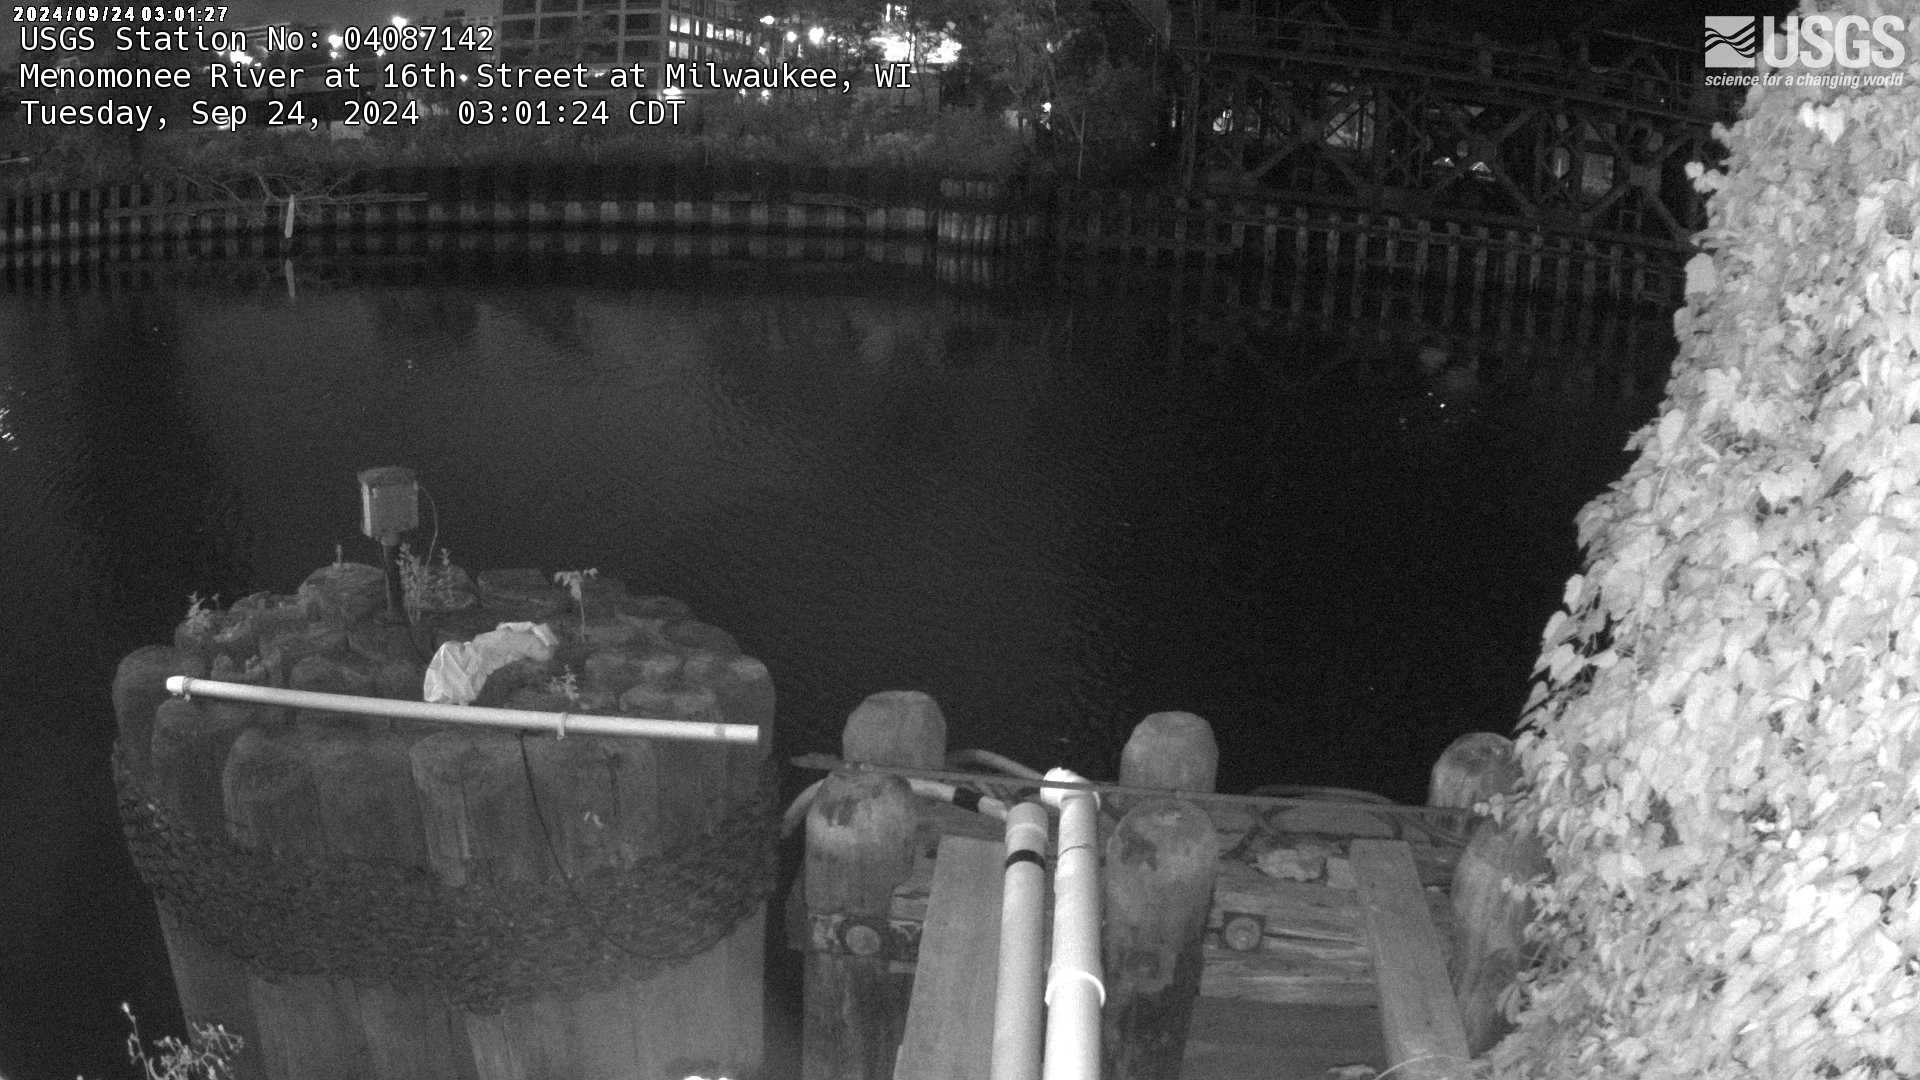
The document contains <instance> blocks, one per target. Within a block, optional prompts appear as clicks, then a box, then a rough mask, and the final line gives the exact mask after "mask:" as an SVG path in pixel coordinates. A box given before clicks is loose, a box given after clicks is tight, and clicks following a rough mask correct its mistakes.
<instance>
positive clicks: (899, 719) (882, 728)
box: [840, 690, 947, 769]
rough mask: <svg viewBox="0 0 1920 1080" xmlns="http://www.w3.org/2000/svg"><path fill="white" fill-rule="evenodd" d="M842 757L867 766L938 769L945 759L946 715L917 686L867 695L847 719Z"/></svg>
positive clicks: (841, 747)
mask: <svg viewBox="0 0 1920 1080" xmlns="http://www.w3.org/2000/svg"><path fill="white" fill-rule="evenodd" d="M840 756H841V758H842V759H843V760H846V761H863V762H866V763H868V764H871V765H898V766H902V767H905V768H915V769H938V768H942V767H943V766H944V765H945V763H946V757H947V719H946V716H945V715H944V714H942V713H941V712H940V705H939V704H938V703H937V702H935V701H934V700H933V698H931V697H929V696H928V695H926V694H924V693H922V692H920V691H918V690H883V691H881V692H879V693H877V694H869V695H868V696H867V699H866V700H865V701H862V702H861V703H860V705H859V707H857V708H855V709H854V710H853V713H852V715H850V716H848V717H847V724H846V727H845V728H843V729H842V730H841V733H840Z"/></svg>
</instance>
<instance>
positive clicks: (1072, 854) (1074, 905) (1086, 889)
mask: <svg viewBox="0 0 1920 1080" xmlns="http://www.w3.org/2000/svg"><path fill="white" fill-rule="evenodd" d="M1046 778H1047V779H1048V780H1073V781H1080V782H1082V783H1084V782H1085V781H1084V780H1082V779H1081V778H1080V777H1078V776H1075V775H1074V774H1073V773H1072V772H1070V771H1068V770H1066V769H1049V770H1047V777H1046ZM1041 797H1042V798H1044V799H1045V800H1046V801H1047V802H1048V803H1049V804H1050V805H1053V806H1057V807H1059V808H1060V852H1059V854H1058V856H1056V859H1055V865H1054V871H1053V964H1052V966H1051V967H1049V968H1048V970H1047V1057H1046V1062H1045V1071H1044V1072H1043V1073H1042V1075H1043V1076H1044V1077H1045V1078H1046V1080H1099V1078H1100V1007H1101V1006H1102V1005H1104V1004H1106V1000H1107V987H1106V984H1105V983H1104V982H1103V981H1102V980H1101V967H1100V852H1099V844H1100V796H1098V795H1096V794H1094V793H1093V792H1091V791H1077V790H1073V789H1070V788H1053V787H1050V788H1045V789H1043V790H1042V795H1041Z"/></svg>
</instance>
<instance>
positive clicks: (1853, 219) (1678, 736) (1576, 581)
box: [1488, 0, 1920, 1080]
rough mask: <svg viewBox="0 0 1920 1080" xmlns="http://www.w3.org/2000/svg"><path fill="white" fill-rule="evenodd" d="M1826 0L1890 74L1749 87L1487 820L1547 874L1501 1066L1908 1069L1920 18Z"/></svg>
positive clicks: (1592, 1071) (1919, 1061)
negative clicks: (1530, 841)
mask: <svg viewBox="0 0 1920 1080" xmlns="http://www.w3.org/2000/svg"><path fill="white" fill-rule="evenodd" d="M1814 12H1820V13H1824V14H1827V15H1831V16H1836V17H1838V16H1842V15H1848V14H1854V15H1862V16H1866V17H1867V18H1869V19H1871V18H1872V17H1874V16H1875V15H1879V14H1885V13H1896V14H1900V15H1903V16H1904V18H1905V26H1906V29H1905V30H1904V32H1900V33H1897V34H1896V35H1895V36H1896V37H1897V38H1898V39H1899V40H1900V41H1901V42H1902V43H1903V44H1904V46H1905V51H1906V63H1905V68H1904V81H1903V84H1902V85H1899V86H1895V87H1862V88H1853V89H1844V88H1841V89H1836V88H1831V87H1821V86H1803V85H1778V86H1761V87H1756V88H1755V89H1754V90H1753V91H1752V92H1751V95H1750V97H1749V99H1748V102H1747V105H1746V107H1745V109H1744V110H1743V112H1742V114H1741V119H1740V121H1739V122H1738V123H1736V124H1735V125H1734V126H1733V127H1732V128H1731V129H1730V130H1725V131H1722V132H1721V133H1720V137H1721V138H1722V139H1723V140H1724V141H1725V142H1726V144H1727V146H1728V148H1729V150H1730V156H1729V158H1728V160H1727V162H1726V166H1725V170H1726V171H1725V172H1724V173H1710V174H1705V175H1699V174H1698V169H1697V167H1696V169H1695V173H1696V176H1695V181H1696V183H1697V184H1699V185H1700V186H1701V187H1702V188H1703V189H1705V190H1708V191H1711V192H1713V193H1714V194H1713V195H1712V199H1711V203H1710V211H1711V214H1710V225H1709V228H1708V230H1707V231H1706V233H1705V234H1704V236H1703V237H1702V238H1701V239H1702V248H1703V251H1704V254H1701V255H1699V256H1696V257H1695V259H1694V261H1693V263H1692V264H1690V265H1689V267H1688V294H1689V296H1688V305H1687V307H1686V308H1685V309H1684V310H1682V311H1681V312H1680V313H1679V314H1678V315H1676V316H1675V320H1674V326H1675V331H1676V333H1677V335H1678V338H1679V356H1678V359H1677V360H1676V362H1675V366H1674V372H1673V377H1672V381H1671V383H1670V384H1669V386H1668V389H1667V398H1666V401H1665V403H1664V405H1663V406H1662V410H1661V413H1660V415H1659V416H1658V417H1657V418H1656V419H1655V421H1654V422H1653V423H1651V424H1649V425H1648V426H1647V427H1646V428H1645V429H1644V430H1642V431H1640V432H1639V433H1637V434H1636V435H1635V436H1634V437H1633V440H1632V441H1631V443H1630V444H1629V449H1633V450H1637V451H1638V452H1639V458H1638V460H1637V461H1636V462H1635V464H1634V465H1633V466H1632V468H1631V469H1630V470H1629V471H1628V473H1627V475H1626V476H1625V477H1624V478H1623V479H1621V480H1620V481H1619V482H1617V483H1616V484H1614V485H1613V487H1612V488H1611V489H1610V490H1609V491H1608V492H1607V493H1606V494H1604V495H1603V496H1601V497H1600V498H1598V499H1596V500H1595V501H1594V502H1593V503H1592V504H1591V505H1589V506H1588V507H1587V508H1586V509H1585V510H1584V511H1583V512H1582V513H1581V515H1580V519H1579V536H1580V541H1581V543H1582V545H1583V546H1584V547H1585V549H1586V551H1587V562H1586V569H1585V572H1584V573H1582V574H1581V575H1579V576H1576V577H1575V578H1573V579H1572V580H1571V581H1569V582H1568V583H1567V587H1566V596H1565V609H1564V610H1563V611H1561V612H1559V613H1558V614H1556V615H1555V616H1554V617H1553V618H1552V620H1551V621H1550V622H1549V623H1548V625H1547V628H1546V632H1545V640H1544V644H1543V650H1542V655H1541V659H1540V663H1539V667H1538V673H1539V681H1538V685H1537V686H1536V689H1535V692H1534V696H1533V699H1532V701H1531V703H1530V705H1529V709H1528V713H1527V715H1526V717H1525V719H1524V722H1523V731H1522V734H1521V738H1520V740H1519V745H1520V752H1521V757H1522V760H1523V763H1524V768H1525V774H1526V783H1525V785H1524V786H1523V789H1522V791H1521V792H1520V794H1519V795H1518V796H1517V797H1516V798H1515V799H1514V800H1513V801H1512V802H1511V803H1509V804H1507V805H1505V806H1504V807H1500V808H1499V810H1500V812H1501V813H1502V814H1503V815H1504V816H1505V817H1506V818H1507V820H1509V821H1512V822H1513V823H1515V824H1516V826H1517V827H1520V828H1523V829H1531V830H1534V831H1536V832H1537V833H1538V835H1539V836H1540V838H1541V839H1542V841H1543V843H1544V845H1545V846H1546V848H1547V850H1548V853H1549V857H1550V859H1551V862H1552V870H1553V878H1552V880H1551V881H1550V882H1549V883H1546V884H1544V885H1540V884H1536V886H1535V887H1534V888H1533V893H1534V900H1535V902H1536V903H1537V905H1538V911H1539V915H1538V917H1537V918H1536V920H1535V924H1534V926H1533V928H1532V934H1533V935H1534V936H1535V938H1536V943H1537V945H1538V947H1539V948H1540V950H1541V960H1540V963H1539V964H1538V966H1536V967H1535V968H1534V970H1533V971H1532V972H1531V973H1530V974H1529V975H1527V976H1526V977H1524V978H1523V980H1522V983H1521V985H1520V986H1519V988H1518V993H1517V996H1516V1000H1515V1001H1514V1002H1513V1004H1514V1006H1515V1008H1516V1009H1517V1023H1518V1026H1517V1029H1516V1030H1515V1032H1514V1033H1513V1034H1512V1035H1511V1036H1509V1037H1508V1038H1507V1040H1506V1041H1504V1042H1503V1043H1501V1044H1500V1045H1499V1046H1497V1047H1496V1048H1495V1049H1494V1050H1493V1051H1492V1052H1491V1054H1490V1057H1489V1062H1488V1063H1489V1064H1490V1065H1491V1066H1492V1071H1493V1072H1494V1073H1495V1074H1496V1075H1498V1076H1501V1077H1592V1078H1598V1077H1608V1078H1617V1077H1687V1078H1690V1080H1697V1078H1718V1077H1727V1078H1732V1077H1741V1078H1747V1077H1755V1078H1761V1080H1797V1078H1801V1077H1807V1078H1848V1080H1868V1078H1879V1080H1895V1078H1906V1080H1915V1078H1920V900H1917V899H1916V888H1917V887H1920V886H1917V880H1920V242H1917V240H1916V234H1915V226H1916V223H1920V36H1917V35H1916V31H1920V3H1915V2H1913V0H1907V2H1905V3H1892V4H1885V3H1877V4H1869V3H1867V2H1862V0H1848V2H1843V3H1838V4H1832V5H1826V6H1819V7H1816V6H1812V5H1809V6H1806V7H1803V8H1802V9H1801V13H1802V14H1811V13H1814ZM1762 70H1764V65H1763V66H1762ZM1803 70H1804V69H1796V70H1790V71H1786V72H1783V74H1785V75H1786V76H1787V77H1788V79H1790V80H1791V79H1794V78H1795V77H1796V76H1798V75H1800V74H1801V73H1802V71H1803ZM1826 70H1827V71H1828V72H1829V73H1839V72H1844V71H1846V70H1847V69H1844V68H1839V67H1833V68H1828V69H1826ZM1868 70H1869V71H1871V70H1873V69H1868Z"/></svg>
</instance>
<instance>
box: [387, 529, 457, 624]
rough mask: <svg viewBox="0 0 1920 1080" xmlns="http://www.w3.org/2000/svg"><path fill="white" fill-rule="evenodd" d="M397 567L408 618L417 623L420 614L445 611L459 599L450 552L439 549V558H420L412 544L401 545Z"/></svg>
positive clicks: (431, 554)
mask: <svg viewBox="0 0 1920 1080" xmlns="http://www.w3.org/2000/svg"><path fill="white" fill-rule="evenodd" d="M396 560H397V561H398V562H399V564H400V591H401V594H402V595H403V596H404V597H405V598H406V603H407V615H408V617H409V619H411V620H418V619H419V617H420V612H422V611H445V610H447V609H449V608H452V607H454V606H456V604H457V603H458V601H459V600H460V579H461V572H460V569H459V568H458V567H456V566H454V565H453V553H452V552H451V551H448V550H447V549H446V548H441V549H440V550H439V553H438V555H435V554H433V553H429V554H428V555H427V557H425V558H421V557H420V556H419V555H416V554H415V553H414V550H413V545H411V544H401V545H400V551H399V553H398V554H397V556H396Z"/></svg>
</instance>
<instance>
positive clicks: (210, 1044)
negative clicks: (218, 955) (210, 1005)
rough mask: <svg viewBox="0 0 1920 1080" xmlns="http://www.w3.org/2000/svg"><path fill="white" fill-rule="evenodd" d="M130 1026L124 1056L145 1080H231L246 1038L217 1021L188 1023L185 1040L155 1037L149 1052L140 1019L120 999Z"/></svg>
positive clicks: (172, 1037) (131, 1008)
mask: <svg viewBox="0 0 1920 1080" xmlns="http://www.w3.org/2000/svg"><path fill="white" fill-rule="evenodd" d="M120 1011H121V1012H123V1013H125V1014H126V1017H127V1024H128V1025H129V1026H131V1027H132V1028H133V1032H132V1034H130V1035H128V1036H127V1059H128V1060H130V1061H132V1062H133V1063H134V1064H135V1065H136V1066H138V1067H139V1069H140V1075H141V1076H142V1077H143V1078H144V1080H233V1075H234V1074H233V1062H234V1058H236V1057H238V1056H239V1054H240V1049H241V1047H243V1046H245V1045H246V1040H245V1039H242V1038H241V1037H240V1036H238V1035H236V1034H234V1033H233V1032H231V1031H228V1030H227V1029H226V1028H224V1027H222V1026H220V1025H219V1024H190V1025H188V1029H187V1030H188V1034H187V1038H186V1040H185V1041H182V1040H180V1039H178V1038H175V1037H174V1036H172V1035H169V1036H167V1037H166V1038H164V1039H157V1040H155V1041H154V1044H153V1051H152V1052H149V1051H148V1049H147V1047H146V1045H145V1044H143V1043H142V1042H141V1041H140V1020H139V1018H138V1017H136V1016H134V1015H133V1007H132V1006H130V1005H127V1004H126V1003H125V1002H122V1003H121V1005H120Z"/></svg>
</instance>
